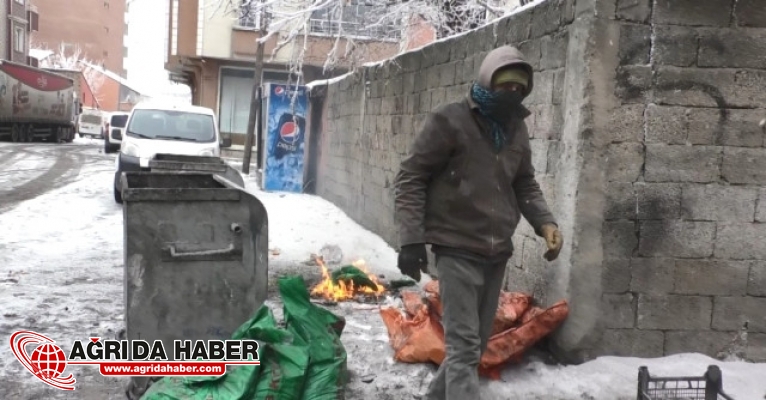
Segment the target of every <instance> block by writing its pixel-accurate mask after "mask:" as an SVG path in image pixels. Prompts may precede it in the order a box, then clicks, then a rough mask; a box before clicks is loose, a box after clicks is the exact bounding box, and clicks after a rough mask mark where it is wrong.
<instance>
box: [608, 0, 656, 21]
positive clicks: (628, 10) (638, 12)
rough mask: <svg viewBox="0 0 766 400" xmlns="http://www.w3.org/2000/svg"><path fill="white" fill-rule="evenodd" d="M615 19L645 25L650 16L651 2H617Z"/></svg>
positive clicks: (622, 0) (635, 0)
mask: <svg viewBox="0 0 766 400" xmlns="http://www.w3.org/2000/svg"><path fill="white" fill-rule="evenodd" d="M616 15H617V18H619V19H624V20H628V21H634V22H641V23H647V22H649V16H650V15H652V1H651V0H617V12H616Z"/></svg>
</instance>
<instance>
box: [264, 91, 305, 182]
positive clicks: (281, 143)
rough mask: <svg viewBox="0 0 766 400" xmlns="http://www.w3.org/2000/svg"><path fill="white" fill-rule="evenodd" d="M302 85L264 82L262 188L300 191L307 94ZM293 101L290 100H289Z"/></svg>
mask: <svg viewBox="0 0 766 400" xmlns="http://www.w3.org/2000/svg"><path fill="white" fill-rule="evenodd" d="M306 92H307V91H306V88H305V87H304V86H297V87H296V86H290V87H288V86H287V85H284V84H274V83H269V84H268V92H267V93H268V97H267V99H266V110H265V113H264V114H265V115H264V117H265V123H266V127H265V128H266V129H265V133H266V137H265V143H264V144H265V146H264V150H265V151H264V158H265V160H264V161H265V162H264V171H263V174H264V176H263V181H262V182H263V189H264V190H271V191H285V192H294V193H301V192H302V191H303V165H304V149H305V142H306V140H305V139H306V113H307V111H308V97H307V94H306ZM293 100H294V101H293Z"/></svg>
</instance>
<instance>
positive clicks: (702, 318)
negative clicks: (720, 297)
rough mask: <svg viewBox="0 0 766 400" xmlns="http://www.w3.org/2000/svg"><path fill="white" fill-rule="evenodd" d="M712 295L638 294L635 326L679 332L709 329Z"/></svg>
mask: <svg viewBox="0 0 766 400" xmlns="http://www.w3.org/2000/svg"><path fill="white" fill-rule="evenodd" d="M712 312H713V299H712V297H705V296H680V295H667V296H650V295H639V297H638V328H639V329H662V330H679V331H698V330H707V329H710V320H711V315H712Z"/></svg>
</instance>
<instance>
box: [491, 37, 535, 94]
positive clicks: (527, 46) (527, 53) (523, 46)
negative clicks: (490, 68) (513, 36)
mask: <svg viewBox="0 0 766 400" xmlns="http://www.w3.org/2000/svg"><path fill="white" fill-rule="evenodd" d="M517 47H518V49H519V51H520V52H521V53H522V54H523V55H524V58H525V59H526V60H527V62H528V63H529V64H530V65H532V68H534V70H535V71H539V70H540V61H541V58H542V40H541V39H532V40H527V41H524V42H521V43H519V44H518V45H517ZM476 71H477V73H478V71H479V70H478V69H477V70H476ZM535 86H537V75H535Z"/></svg>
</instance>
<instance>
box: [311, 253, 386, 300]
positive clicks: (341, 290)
mask: <svg viewBox="0 0 766 400" xmlns="http://www.w3.org/2000/svg"><path fill="white" fill-rule="evenodd" d="M315 260H316V262H317V264H319V266H320V267H321V268H322V281H321V282H319V283H318V284H317V285H316V286H314V289H312V290H311V294H312V295H313V296H321V297H323V298H325V299H328V300H332V301H336V302H337V301H343V300H349V299H353V298H354V296H357V295H370V296H375V297H378V296H380V295H381V294H383V293H385V292H386V288H385V287H384V286H383V285H382V284H381V283H380V282H379V281H378V277H377V276H375V275H374V274H371V273H370V272H369V271H368V270H367V269H366V268H365V263H364V260H357V261H354V262H353V263H351V264H352V265H353V266H354V267H357V268H359V269H360V270H361V271H363V272H364V273H365V274H367V278H369V279H370V280H371V281H372V282H373V283H375V285H376V286H377V290H373V289H372V288H370V287H367V286H359V287H354V282H351V281H348V282H345V281H343V280H339V281H338V283H337V284H336V283H335V282H333V281H332V277H331V276H330V271H329V270H328V269H327V267H326V266H325V264H324V262H323V261H322V259H321V257H316V258H315Z"/></svg>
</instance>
